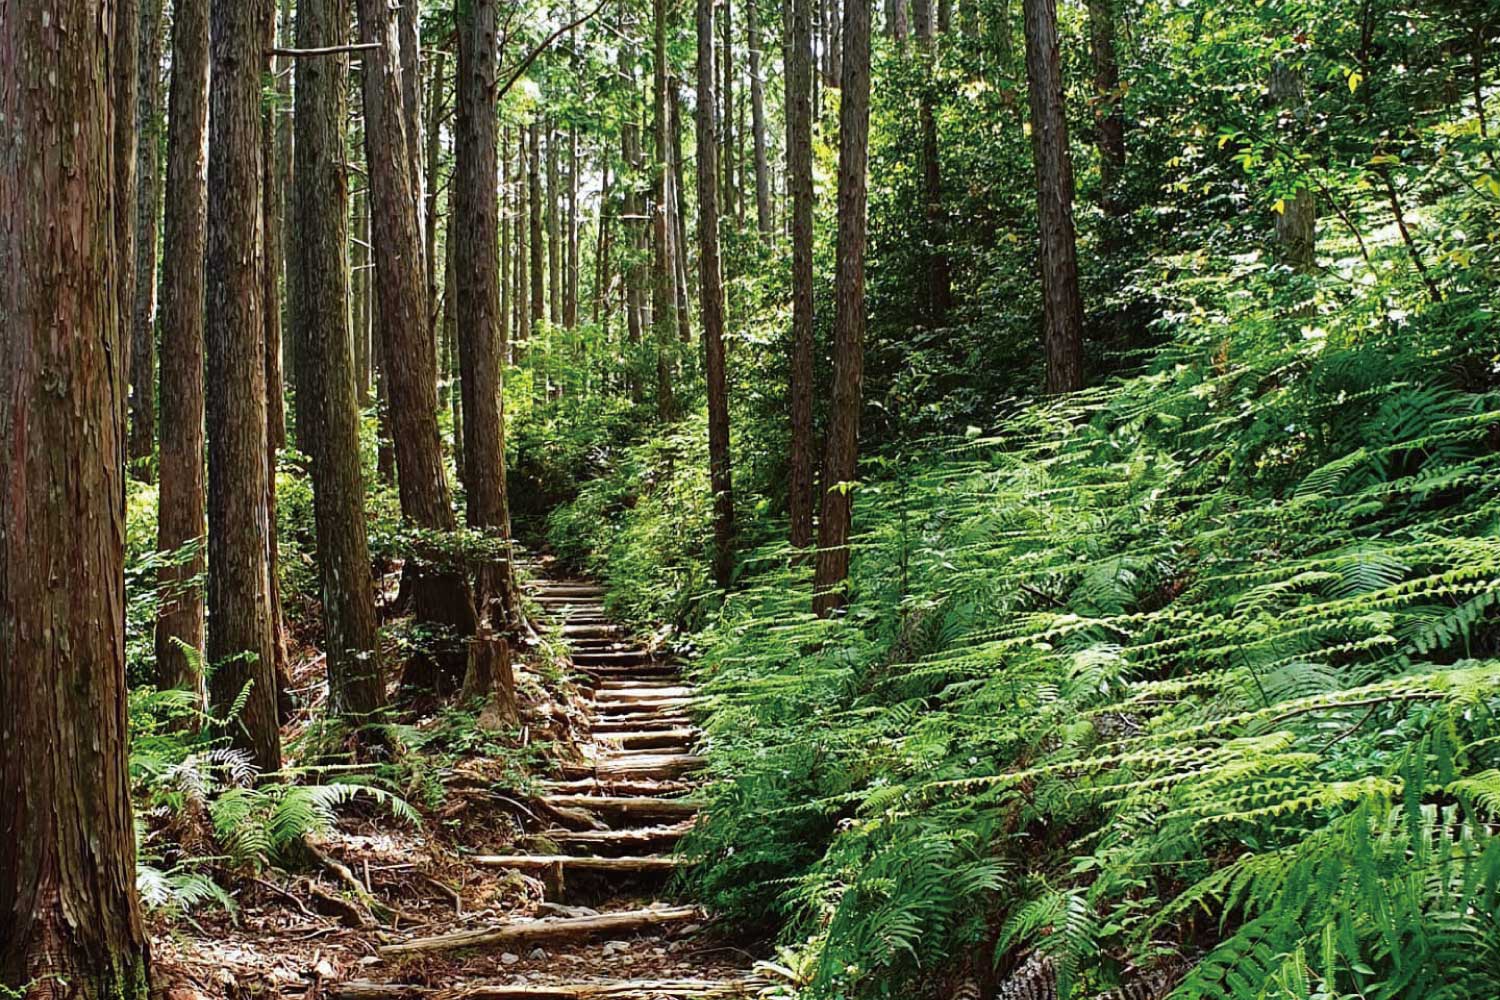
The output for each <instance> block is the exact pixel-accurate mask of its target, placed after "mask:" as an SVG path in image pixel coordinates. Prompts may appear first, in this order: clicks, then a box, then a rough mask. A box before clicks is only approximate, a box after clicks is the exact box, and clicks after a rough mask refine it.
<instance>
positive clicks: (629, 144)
mask: <svg viewBox="0 0 1500 1000" xmlns="http://www.w3.org/2000/svg"><path fill="white" fill-rule="evenodd" d="M633 27H634V26H633V24H631V23H630V22H628V21H625V20H624V18H623V9H622V24H621V33H622V34H623V35H625V36H626V37H627V38H629V37H631V36H632V31H633ZM630 49H631V46H630V45H628V44H622V45H621V46H620V52H619V66H620V70H621V72H622V75H624V76H626V77H628V82H627V84H626V86H627V92H628V93H629V94H630V95H631V96H632V98H633V97H634V95H635V92H636V90H635V62H634V60H633V59H632V58H631V52H630ZM640 145H641V141H640V129H639V126H638V125H637V124H636V116H635V113H634V108H633V107H632V109H631V111H630V112H629V113H628V114H627V115H626V118H625V121H624V123H623V124H621V126H620V153H621V158H622V161H623V162H622V164H621V176H620V182H621V187H622V188H623V189H624V194H623V198H622V208H623V209H624V212H623V214H624V217H625V218H624V220H623V221H624V226H623V228H622V230H621V236H622V237H623V238H624V241H625V242H626V244H627V245H628V246H629V247H630V248H631V250H635V249H637V248H638V247H639V245H640V240H639V238H638V235H637V234H638V233H639V232H640V230H641V222H640V216H641V215H642V214H643V205H642V201H643V199H642V198H641V195H640V191H639V189H638V188H637V184H638V180H637V177H636V173H635V172H636V171H637V170H638V169H639V168H640V160H641V154H640ZM621 278H622V281H623V288H622V289H621V291H622V293H623V298H624V300H625V329H626V336H627V338H628V341H629V344H630V348H631V349H630V350H628V351H627V352H626V359H627V360H626V365H625V368H626V379H627V382H628V384H629V388H630V398H631V400H632V401H633V402H637V403H638V402H640V401H641V395H642V393H641V378H640V371H639V367H638V365H637V361H638V360H639V359H638V358H637V357H636V352H635V350H634V349H635V348H636V347H637V346H638V345H639V344H640V343H641V337H642V334H643V331H642V329H641V312H642V309H641V268H640V266H639V264H638V263H637V261H636V260H635V259H634V254H629V255H627V256H626V258H625V260H624V261H623V262H622V264H621Z"/></svg>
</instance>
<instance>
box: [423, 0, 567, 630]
mask: <svg viewBox="0 0 1500 1000" xmlns="http://www.w3.org/2000/svg"><path fill="white" fill-rule="evenodd" d="M497 20H498V14H497V4H496V0H459V4H458V7H457V21H458V130H457V132H456V133H455V153H456V156H457V159H456V166H455V171H454V178H453V194H454V203H453V211H452V212H451V213H450V218H451V229H450V231H449V237H448V238H449V239H450V240H451V241H453V244H454V252H453V263H454V279H455V281H456V291H457V305H458V316H457V318H458V353H459V364H460V365H461V367H462V370H463V376H462V386H463V409H464V426H463V435H464V465H465V467H466V469H467V473H466V475H465V477H464V483H465V486H466V488H467V491H468V492H467V500H468V523H469V526H470V527H471V528H480V529H486V530H489V531H492V532H494V533H495V534H497V535H498V536H499V538H500V539H502V540H503V541H504V542H505V543H506V545H507V548H508V543H509V539H510V510H509V504H508V498H507V496H506V482H505V410H504V402H503V399H502V385H501V374H500V372H501V368H500V359H501V355H502V352H503V348H504V344H503V343H502V341H501V337H500V287H499V284H498V278H499V274H500V261H499V258H498V249H499V243H500V205H499V201H498V200H497V197H496V189H495V178H496V175H497V173H498V164H497V162H496V143H497V140H498V136H497V135H496V123H495V97H496V95H495V80H496V78H497V76H498V70H497V68H496V65H495V64H496V51H497V50H496V43H497V40H496V28H497ZM550 162H552V161H551V160H550V159H549V163H550ZM553 219H554V221H555V219H556V215H555V213H554V215H553ZM553 245H554V247H555V245H556V240H554V241H553ZM553 291H554V295H553V298H554V300H555V299H556V287H555V286H554V289H553ZM554 304H555V301H554ZM511 579H512V576H511V566H510V560H509V556H508V554H507V556H506V559H505V562H504V564H503V565H500V566H496V567H493V568H492V569H491V570H487V571H486V572H484V573H481V590H482V592H483V593H484V594H485V595H486V596H494V597H497V598H499V600H500V607H501V613H502V615H503V617H504V618H505V620H506V621H511V620H512V618H513V616H514V614H515V613H516V611H517V602H516V597H515V593H514V590H513V587H512V584H511Z"/></svg>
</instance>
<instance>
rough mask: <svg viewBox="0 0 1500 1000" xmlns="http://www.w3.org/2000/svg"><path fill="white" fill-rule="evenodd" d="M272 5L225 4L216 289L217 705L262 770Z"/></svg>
mask: <svg viewBox="0 0 1500 1000" xmlns="http://www.w3.org/2000/svg"><path fill="white" fill-rule="evenodd" d="M273 15H274V10H273V9H272V6H271V3H270V0H214V3H213V14H212V19H211V22H210V24H211V28H212V33H213V47H212V50H211V51H212V55H213V70H212V79H213V87H212V90H211V92H210V103H209V108H210V117H209V161H208V186H209V190H210V191H213V192H214V197H213V198H212V199H211V200H210V202H209V207H208V251H207V254H208V265H207V267H208V269H207V280H206V293H205V294H206V310H207V324H206V331H205V340H206V348H207V355H208V367H207V389H208V391H207V416H208V428H209V430H210V432H211V433H210V434H209V437H208V649H207V660H208V663H209V665H210V667H211V669H212V673H211V675H210V678H209V703H210V705H211V706H212V707H213V709H214V711H215V713H216V714H219V715H220V716H224V715H226V714H227V713H228V710H229V709H230V707H231V706H232V705H234V704H235V702H236V700H237V699H238V698H239V697H240V695H241V693H242V692H243V691H245V689H246V688H247V686H248V688H249V694H248V698H247V700H246V702H245V707H244V710H243V711H242V712H241V713H240V715H239V717H238V718H237V719H234V720H231V721H230V722H229V724H228V731H229V735H230V740H231V742H232V743H233V745H235V746H236V747H239V748H241V749H244V750H247V751H249V752H250V754H251V756H252V759H253V760H254V762H255V763H256V764H257V765H258V766H259V767H260V768H261V770H262V771H274V770H277V769H278V768H280V766H281V732H280V730H279V728H278V720H277V712H276V676H275V666H276V661H275V649H274V647H273V644H272V629H273V627H274V618H273V609H272V608H271V581H270V565H269V558H270V552H269V548H268V545H267V539H268V538H269V533H270V531H271V529H272V525H271V524H270V523H269V519H268V511H267V509H266V477H267V475H269V471H268V468H267V463H266V455H267V453H268V451H269V448H268V445H267V435H266V369H265V356H266V349H265V322H264V319H263V313H264V310H265V308H266V303H265V302H264V301H263V294H262V293H263V289H262V285H261V279H262V274H261V266H262V265H261V259H262V256H261V255H262V254H263V253H264V246H263V243H262V237H263V233H262V228H261V193H260V185H261V126H262V118H261V84H262V80H263V77H264V76H265V73H266V71H267V69H268V68H269V67H268V63H267V56H266V53H267V51H268V50H269V49H270V47H271V40H272V34H273V28H274V25H273Z"/></svg>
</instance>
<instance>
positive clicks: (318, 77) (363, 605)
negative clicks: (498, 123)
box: [289, 0, 385, 725]
mask: <svg viewBox="0 0 1500 1000" xmlns="http://www.w3.org/2000/svg"><path fill="white" fill-rule="evenodd" d="M296 44H297V46H298V47H299V48H320V47H324V46H341V45H347V44H349V8H348V2H347V0H299V2H298V4H297V42H296ZM348 89H349V60H348V57H347V56H343V55H335V56H321V57H318V58H315V59H311V58H310V59H299V60H298V61H297V114H296V128H297V137H296V157H297V167H296V178H297V187H296V190H295V192H293V216H292V220H293V225H294V226H295V227H296V230H297V241H296V243H295V244H294V245H295V247H296V250H295V255H294V257H293V259H292V260H291V261H290V262H289V264H290V267H289V273H290V276H291V281H292V282H293V283H294V284H295V285H296V286H297V291H296V297H297V301H298V302H299V303H300V307H299V308H298V310H297V330H296V331H295V333H294V334H293V337H292V339H293V342H294V343H295V344H296V345H297V352H296V355H297V357H296V366H297V369H298V375H297V383H298V385H299V386H300V387H301V394H300V395H299V397H298V405H299V406H300V407H301V410H302V413H303V414H304V416H305V417H306V421H305V423H306V429H305V431H304V442H305V446H306V447H307V449H308V457H309V458H310V459H311V463H310V471H311V473H312V481H313V514H314V520H315V522H316V529H317V561H318V580H319V583H320V591H321V595H322V600H323V629H324V647H323V648H324V650H325V651H326V654H327V670H328V698H329V711H330V712H331V713H332V714H333V715H336V716H339V717H342V718H345V719H347V720H349V721H350V722H352V723H353V724H354V725H359V724H360V723H362V722H365V721H368V719H369V717H370V716H371V715H372V714H373V713H375V712H377V711H378V710H379V709H380V707H381V706H382V705H383V704H384V702H385V681H384V678H383V676H382V674H381V670H380V645H379V636H378V634H377V631H376V624H375V597H374V589H373V587H372V585H371V582H370V547H369V540H368V538H367V537H366V534H365V497H364V482H363V474H362V472H361V470H360V457H359V456H360V449H359V421H360V415H359V403H358V399H357V397H356V394H355V388H354V351H353V345H352V342H351V339H350V336H349V310H348V306H347V300H348V294H349V277H348V275H349V267H348V249H347V248H348V245H349V229H348V227H349V207H348V206H349V189H348V166H347V162H346V148H347V146H346V143H345V141H344V123H345V121H346V119H347V116H348V108H347V106H346V99H345V95H346V94H347V92H348Z"/></svg>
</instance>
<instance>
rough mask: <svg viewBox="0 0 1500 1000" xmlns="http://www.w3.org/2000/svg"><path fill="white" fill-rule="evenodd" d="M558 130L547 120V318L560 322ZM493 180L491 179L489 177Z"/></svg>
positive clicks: (560, 205) (560, 239)
mask: <svg viewBox="0 0 1500 1000" xmlns="http://www.w3.org/2000/svg"><path fill="white" fill-rule="evenodd" d="M557 146H558V131H557V125H556V123H555V122H548V123H547V321H548V322H550V323H551V324H552V325H553V326H554V327H560V326H562V209H563V204H562V183H561V181H560V180H559V177H558V151H557ZM491 183H492V184H493V181H491Z"/></svg>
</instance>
